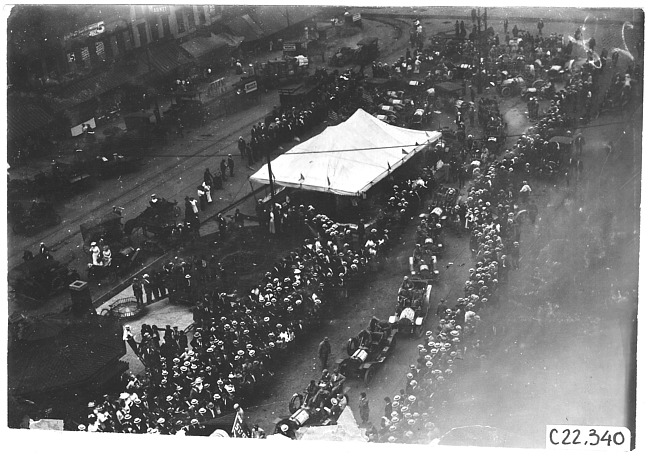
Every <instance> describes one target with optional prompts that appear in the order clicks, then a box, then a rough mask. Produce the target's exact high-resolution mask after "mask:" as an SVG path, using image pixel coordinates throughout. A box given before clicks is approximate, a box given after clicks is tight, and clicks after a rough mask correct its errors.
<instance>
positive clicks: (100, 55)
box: [95, 41, 106, 62]
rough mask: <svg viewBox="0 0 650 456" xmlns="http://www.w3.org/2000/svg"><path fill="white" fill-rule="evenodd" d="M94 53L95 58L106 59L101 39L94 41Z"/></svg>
mask: <svg viewBox="0 0 650 456" xmlns="http://www.w3.org/2000/svg"><path fill="white" fill-rule="evenodd" d="M95 55H97V59H98V60H100V61H102V62H103V61H104V60H106V50H105V48H104V42H103V41H97V42H95Z"/></svg>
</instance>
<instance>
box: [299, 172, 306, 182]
mask: <svg viewBox="0 0 650 456" xmlns="http://www.w3.org/2000/svg"><path fill="white" fill-rule="evenodd" d="M298 180H301V181H304V180H305V176H303V175H302V173H300V179H298Z"/></svg>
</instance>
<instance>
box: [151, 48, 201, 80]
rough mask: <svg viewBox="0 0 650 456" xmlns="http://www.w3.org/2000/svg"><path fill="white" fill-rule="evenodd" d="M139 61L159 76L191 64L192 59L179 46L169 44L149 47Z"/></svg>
mask: <svg viewBox="0 0 650 456" xmlns="http://www.w3.org/2000/svg"><path fill="white" fill-rule="evenodd" d="M140 61H141V62H142V63H143V64H144V65H146V66H148V67H149V70H150V71H155V72H157V73H158V74H160V75H161V76H165V75H168V74H169V73H171V72H172V71H174V70H176V69H177V68H180V67H182V66H184V65H187V64H189V63H192V57H191V55H190V54H188V53H187V51H185V49H183V48H182V47H181V46H180V45H178V44H176V43H174V42H170V43H165V44H162V45H160V46H151V47H149V48H147V50H146V52H145V53H144V54H143V55H142V56H141V57H140Z"/></svg>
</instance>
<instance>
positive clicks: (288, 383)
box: [9, 7, 642, 448]
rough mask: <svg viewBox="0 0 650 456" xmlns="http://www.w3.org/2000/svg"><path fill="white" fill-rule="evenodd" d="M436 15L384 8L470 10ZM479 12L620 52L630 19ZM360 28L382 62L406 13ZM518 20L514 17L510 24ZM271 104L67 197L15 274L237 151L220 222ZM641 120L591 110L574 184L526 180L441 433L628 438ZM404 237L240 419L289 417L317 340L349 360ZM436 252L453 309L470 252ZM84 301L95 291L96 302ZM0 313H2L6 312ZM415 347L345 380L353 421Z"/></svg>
mask: <svg viewBox="0 0 650 456" xmlns="http://www.w3.org/2000/svg"><path fill="white" fill-rule="evenodd" d="M433 11H434V12H435V14H434V16H433V17H424V14H426V12H427V11H426V9H423V8H417V9H413V8H399V9H398V8H386V9H384V10H381V11H380V12H381V13H385V14H399V15H402V14H423V16H422V21H423V24H424V27H425V30H427V32H428V34H429V35H433V34H434V33H436V32H438V31H448V30H450V29H452V28H453V23H452V22H449V19H447V18H446V17H443V16H446V15H448V16H449V17H457V18H459V19H462V17H461V15H463V16H464V18H465V20H466V21H469V9H467V10H465V9H461V8H459V7H445V8H441V9H438V8H436V9H434V10H433ZM489 11H490V14H491V17H505V14H506V13H507V14H508V16H509V17H522V16H528V17H531V21H530V22H526V23H518V25H519V26H520V28H522V29H523V28H525V29H527V30H533V29H534V28H535V23H536V21H537V19H538V18H539V17H543V18H544V19H545V20H546V21H547V22H546V26H545V28H544V33H545V34H546V33H552V32H557V33H564V34H571V33H572V32H573V31H574V30H575V28H576V27H578V26H584V27H585V32H583V33H585V35H587V36H591V35H589V33H592V34H593V36H595V37H596V40H597V41H598V43H599V44H598V45H597V49H600V48H601V46H607V47H608V48H609V49H610V50H611V49H613V48H614V47H618V48H621V49H626V47H627V44H628V43H626V41H625V36H626V33H630V31H629V30H628V31H627V32H626V31H625V30H624V29H623V31H622V23H623V22H624V21H626V20H632V19H633V17H632V15H631V13H630V12H629V11H619V10H613V11H607V12H606V13H605V12H603V11H599V12H588V13H587V12H585V11H584V10H579V9H571V10H562V11H558V10H557V9H546V8H545V9H539V10H535V11H534V13H532V12H531V11H530V9H528V8H524V9H516V8H513V9H508V10H507V11H506V10H505V9H501V8H494V9H491V10H489ZM372 12H373V13H377V12H378V11H375V10H373V11H372ZM511 13H512V14H511ZM605 16H606V18H607V19H608V20H612V21H615V22H606V23H605V25H601V24H600V23H599V22H598V20H601V21H602V19H603V18H605ZM597 19H598V20H597ZM365 24H367V25H365ZM365 24H364V27H365V28H364V32H363V33H364V35H366V34H368V35H371V34H373V32H374V34H379V35H380V45H381V60H382V61H387V62H391V61H392V60H395V59H397V57H398V56H399V55H402V54H403V53H404V51H405V48H406V43H407V40H408V26H409V25H410V19H404V22H403V24H404V28H403V29H402V32H403V33H401V35H400V36H396V35H399V34H395V31H394V30H393V29H392V27H390V26H388V25H385V24H381V23H378V22H371V21H366V22H365ZM488 25H492V26H494V28H495V30H496V31H497V32H502V31H503V29H502V22H501V20H498V21H497V20H494V21H492V20H490V19H489V20H488ZM513 25H515V22H514V21H512V20H511V22H510V26H511V27H512V26H513ZM637 31H638V30H637ZM396 38H397V39H396ZM630 42H631V41H630ZM629 47H630V49H631V48H632V46H631V45H630V46H629ZM634 55H636V54H635V53H634ZM621 61H622V62H625V59H624V58H622V59H621ZM621 65H622V63H619V67H621ZM609 76H610V77H611V71H610V72H609ZM605 79H608V78H605ZM500 101H501V111H502V112H503V113H504V116H505V118H506V122H507V123H508V126H509V129H508V134H509V135H510V137H509V139H508V141H509V144H508V145H509V146H510V145H512V144H513V143H514V142H515V141H516V139H517V137H518V135H519V134H521V133H522V132H523V131H525V130H526V129H527V128H528V127H529V126H530V123H529V121H528V120H527V118H526V112H525V111H526V108H525V104H524V103H522V102H521V100H520V99H519V97H514V98H511V99H508V100H500ZM274 104H278V101H277V94H276V93H274V92H269V93H268V94H263V96H262V102H261V104H260V105H259V106H256V107H254V108H252V109H249V110H247V111H243V112H240V113H238V114H236V115H234V116H232V117H229V118H223V119H218V120H217V121H216V122H212V123H210V124H208V125H206V126H205V127H203V128H201V129H197V130H194V131H192V132H189V133H187V134H186V136H185V138H183V139H176V138H175V139H173V141H172V143H171V144H170V145H169V146H167V147H166V148H165V150H164V151H161V155H164V156H163V157H159V158H156V157H151V158H150V159H149V161H148V165H147V166H146V167H145V168H144V170H143V172H141V173H139V174H138V175H128V176H124V177H123V178H122V179H121V180H119V181H105V182H99V183H98V185H97V186H96V187H95V189H94V190H93V192H92V193H90V194H87V195H80V196H78V197H76V198H74V199H72V200H70V201H68V202H66V203H65V207H64V212H63V213H64V220H63V222H62V224H61V225H60V226H58V227H56V228H55V229H52V230H50V231H47V232H44V233H43V234H42V235H41V236H37V237H35V238H29V239H27V238H21V237H16V236H14V235H12V234H10V237H9V245H10V249H9V266H10V267H11V265H13V264H15V263H16V262H17V261H19V258H20V255H22V251H23V249H25V248H29V247H30V246H33V245H36V244H38V242H40V241H41V240H43V241H44V242H45V243H46V244H48V245H53V246H56V250H55V251H54V256H55V258H57V259H69V260H70V262H71V263H73V262H76V264H82V263H84V262H85V261H86V260H85V259H83V256H84V254H83V252H82V251H81V236H80V234H79V233H78V230H79V224H80V223H81V222H83V221H84V219H85V218H86V217H88V215H89V214H94V213H99V214H103V213H106V212H109V211H110V209H111V207H112V206H113V205H117V206H121V207H124V208H125V210H126V211H125V212H126V216H125V220H127V219H129V218H130V217H131V216H133V215H135V214H137V213H138V212H139V211H140V210H141V209H142V208H143V207H144V206H145V205H146V204H147V201H148V197H149V195H150V194H151V193H157V194H158V195H160V196H163V197H165V198H167V199H170V200H173V199H177V200H178V201H179V202H180V201H182V200H183V198H184V196H185V195H186V194H187V195H194V194H195V189H196V185H198V180H199V179H200V178H201V176H202V173H203V170H204V169H205V168H206V167H209V168H210V169H213V168H216V167H217V166H218V162H219V161H220V160H221V156H223V155H224V154H228V153H232V154H233V156H234V157H235V159H236V163H237V169H236V177H235V178H234V179H229V180H228V181H226V183H225V189H224V190H222V191H220V192H218V193H217V194H216V197H217V198H218V199H217V201H218V203H217V204H216V206H217V207H216V208H212V209H210V211H209V212H207V213H205V214H202V215H201V219H202V220H203V219H204V218H205V217H209V216H211V215H214V214H216V212H217V211H218V209H219V208H222V207H226V206H228V205H229V204H231V203H232V202H234V201H236V200H237V199H239V198H241V197H243V196H244V195H246V194H247V193H248V192H249V191H250V187H249V184H248V182H247V178H246V177H247V176H248V175H250V174H252V173H253V172H254V171H256V170H257V169H258V168H259V167H260V166H262V165H261V163H258V164H256V167H255V169H254V170H251V169H246V168H245V167H244V165H243V163H242V162H241V161H240V159H239V154H238V151H237V148H236V141H237V138H238V136H239V135H243V136H244V137H245V138H248V136H249V131H250V126H251V124H252V123H253V122H256V121H257V120H258V119H260V118H262V117H263V116H264V115H265V114H266V113H267V112H268V111H269V110H270V109H271V108H272V106H273V105H274ZM641 104H642V103H640V105H641ZM543 107H545V106H543ZM641 111H642V109H639V110H637V111H636V112H634V113H628V115H627V116H626V117H623V118H619V117H614V116H609V115H608V116H601V117H600V118H599V119H598V120H597V121H595V122H594V123H592V124H590V125H589V126H588V127H585V128H583V132H584V134H585V137H586V138H587V145H586V152H585V156H584V162H585V173H584V176H583V178H582V180H581V181H580V182H578V183H577V185H572V186H569V187H567V186H566V184H565V183H564V182H563V181H558V182H555V183H551V184H548V183H543V182H535V181H534V182H532V189H533V195H534V199H535V202H536V204H537V206H538V208H539V221H538V223H537V224H536V225H535V226H531V225H530V224H526V225H525V226H524V227H523V230H522V241H521V245H522V252H521V253H522V255H521V257H522V259H521V268H520V269H519V270H517V271H512V272H511V274H510V280H509V287H508V288H507V290H506V291H505V292H504V293H503V295H502V297H501V300H500V303H499V305H498V306H496V307H495V308H493V309H490V311H489V312H487V313H486V314H482V325H481V326H480V327H479V329H478V333H477V336H476V337H477V338H478V339H479V340H480V342H479V343H475V344H474V346H473V347H472V346H470V347H469V348H468V350H467V352H466V353H465V355H464V359H463V360H462V361H458V362H457V363H456V368H455V373H454V376H453V379H452V380H451V382H450V383H449V391H448V393H447V394H443V395H440V396H438V397H436V398H435V399H436V407H435V408H436V413H435V420H436V424H437V426H438V428H439V429H440V430H441V432H442V433H443V434H444V433H445V432H447V431H449V430H450V429H453V428H455V427H459V426H468V425H481V426H491V427H494V428H496V429H498V430H499V431H502V432H504V433H508V435H509V436H510V440H509V442H508V443H509V444H511V445H509V446H519V447H536V448H541V447H543V446H544V431H545V425H546V424H554V423H564V424H567V423H573V424H584V425H618V426H628V427H630V428H631V430H632V432H633V433H634V430H633V429H632V428H633V425H634V421H633V419H634V412H635V409H634V407H633V406H632V404H633V403H634V400H633V397H632V396H631V395H630V392H631V389H634V388H636V385H635V382H634V380H635V379H634V376H635V371H634V362H635V356H636V346H635V343H634V340H635V337H636V333H635V331H636V329H635V328H636V317H637V299H638V296H637V293H638V288H637V286H638V285H637V284H638V278H639V275H638V251H639V206H640V186H641V174H640V169H641V134H642V112H641ZM451 120H453V119H448V118H443V119H441V121H442V125H443V126H444V125H449V124H450V121H451ZM206 135H210V136H206ZM608 141H613V142H614V149H613V152H612V153H611V154H610V155H609V156H606V153H605V148H604V146H605V144H606V143H607V142H608ZM280 152H282V151H280ZM173 155H176V157H172V156H173ZM217 157H218V158H217ZM463 194H464V195H466V192H463ZM252 203H253V200H252V199H248V200H246V201H244V202H242V205H241V206H240V208H241V210H242V212H244V213H248V214H253V213H254V211H253V209H252V208H253V206H252ZM607 214H611V217H612V220H613V223H612V229H611V236H610V237H609V241H608V242H609V243H610V246H609V249H608V252H609V254H608V256H607V258H606V259H605V260H604V262H603V264H600V265H598V266H597V267H596V268H591V269H588V268H587V267H586V264H585V256H584V253H585V251H586V250H587V249H588V246H589V244H590V242H594V241H595V240H596V239H597V238H598V237H599V236H602V235H601V231H602V230H601V227H602V226H603V224H604V221H605V218H606V217H609V215H607ZM214 230H215V229H214V226H212V225H210V224H206V225H204V227H203V228H202V234H206V235H207V234H208V232H209V231H214ZM414 231H415V227H414V226H413V224H411V226H409V228H408V229H407V230H406V231H405V232H404V233H403V235H402V236H401V238H400V239H399V240H398V241H397V242H395V243H394V245H395V247H394V248H393V250H392V251H391V252H390V259H389V262H388V264H387V267H386V268H385V269H383V270H382V271H380V272H379V273H377V274H376V275H375V276H374V278H373V279H372V280H369V281H368V283H367V284H366V286H365V287H364V289H363V290H362V291H361V292H359V293H357V294H354V295H352V297H351V298H350V299H349V300H348V301H347V302H341V303H340V304H339V305H338V306H337V308H336V309H335V310H334V311H333V312H332V313H331V315H329V318H327V319H325V324H324V325H323V327H322V329H321V330H319V331H315V332H314V333H312V334H310V335H309V336H308V337H307V338H305V339H304V340H303V342H302V343H301V344H299V345H298V346H296V347H295V348H294V352H293V353H292V355H291V356H289V357H287V361H286V363H285V364H284V365H282V366H278V368H277V369H276V371H275V374H276V375H275V380H274V382H273V384H272V385H271V386H270V387H269V388H268V390H267V391H265V392H263V394H262V397H261V399H260V401H259V403H258V404H256V405H254V406H251V407H249V408H248V409H247V410H246V417H247V419H248V420H249V422H250V423H259V424H260V425H261V427H262V428H264V429H266V431H267V432H271V431H272V429H273V427H274V424H273V423H274V420H276V419H277V418H279V417H280V416H286V415H288V403H289V399H290V398H291V395H292V394H293V393H295V392H302V390H303V389H304V388H305V387H306V386H307V384H308V383H309V380H311V379H313V378H317V377H318V376H319V369H318V368H317V357H316V355H317V345H318V343H319V341H320V340H321V339H322V338H323V337H324V336H329V338H330V341H331V343H332V348H333V354H332V360H334V359H336V358H338V357H342V356H344V353H345V344H346V342H347V339H348V338H349V337H352V336H353V335H356V334H357V333H358V331H359V330H361V329H363V328H364V327H365V326H366V324H367V323H368V321H369V319H370V317H372V316H374V315H376V316H378V317H379V318H382V319H385V318H387V317H388V315H389V314H390V313H391V312H392V310H393V308H394V304H395V300H396V295H397V289H398V287H399V284H400V283H401V280H402V278H403V276H404V274H405V273H406V272H407V271H408V256H409V254H410V253H411V251H412V248H413V236H414ZM444 242H445V249H446V250H445V254H444V256H443V258H442V260H440V265H441V267H440V269H441V281H440V283H439V284H438V285H437V287H436V288H435V290H434V292H435V293H434V297H433V299H432V302H437V301H439V300H440V299H444V300H446V301H448V302H452V303H453V302H455V300H456V298H457V297H459V296H461V295H462V293H463V285H464V282H465V280H466V278H467V270H468V268H469V267H471V266H470V265H471V264H472V258H471V255H470V251H469V247H468V238H467V236H466V235H463V236H458V237H457V236H454V235H453V234H451V233H449V232H447V233H446V234H445V237H444ZM82 275H83V274H82ZM107 288H108V287H107V286H103V288H102V287H98V288H97V290H100V289H101V290H102V291H103V290H106V289H107ZM94 294H95V297H97V295H98V294H99V293H96V292H94ZM64 298H65V297H64ZM66 299H67V298H66ZM9 310H10V313H11V311H12V309H11V308H10V309H9ZM14 310H16V309H14ZM41 310H42V309H41ZM436 324H437V320H436V317H435V316H434V315H432V314H430V316H429V319H428V321H427V322H426V326H427V328H426V329H434V328H435V326H436ZM474 342H476V341H474ZM419 343H421V341H420V340H416V339H408V338H400V339H399V340H398V343H397V347H396V350H395V351H394V352H393V353H392V354H391V355H390V358H389V360H388V362H387V363H386V364H385V365H384V366H383V367H382V370H380V372H379V374H378V375H377V376H376V377H375V379H374V380H373V383H372V385H371V387H370V388H369V389H366V388H365V387H364V386H363V382H361V381H354V380H351V381H349V382H347V383H346V384H347V385H349V386H351V390H350V392H349V397H350V407H351V408H352V410H353V412H354V413H355V416H356V417H357V418H358V416H359V415H358V408H357V400H358V397H359V394H360V392H361V391H366V392H367V394H368V397H369V399H370V421H371V422H372V423H373V424H375V426H377V427H379V418H380V416H381V414H382V413H383V398H384V396H391V397H392V396H393V395H394V394H397V393H398V392H399V390H400V389H402V388H404V386H405V380H406V377H405V373H406V370H407V369H408V366H409V365H410V364H412V363H414V362H415V358H416V349H415V347H416V346H417V344H419Z"/></svg>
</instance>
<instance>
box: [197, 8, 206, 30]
mask: <svg viewBox="0 0 650 456" xmlns="http://www.w3.org/2000/svg"><path fill="white" fill-rule="evenodd" d="M198 8H199V25H203V24H205V10H204V9H203V7H202V6H199V7H198Z"/></svg>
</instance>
